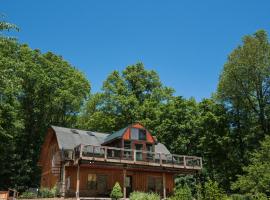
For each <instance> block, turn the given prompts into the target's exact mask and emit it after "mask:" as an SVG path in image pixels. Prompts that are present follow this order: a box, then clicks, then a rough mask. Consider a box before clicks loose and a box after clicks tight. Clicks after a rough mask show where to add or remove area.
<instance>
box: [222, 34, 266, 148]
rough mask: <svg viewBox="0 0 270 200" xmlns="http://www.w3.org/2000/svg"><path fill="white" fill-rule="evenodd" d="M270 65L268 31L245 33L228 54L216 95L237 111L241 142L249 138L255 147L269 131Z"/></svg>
mask: <svg viewBox="0 0 270 200" xmlns="http://www.w3.org/2000/svg"><path fill="white" fill-rule="evenodd" d="M269 66H270V45H269V41H268V37H267V33H266V32H265V31H263V30H260V31H257V32H256V33H255V34H254V35H252V36H245V37H244V38H243V44H242V45H240V46H238V47H237V48H236V49H235V50H234V51H233V52H232V53H231V54H230V55H229V57H228V61H227V63H226V64H225V65H224V69H223V72H222V74H221V76H220V81H219V85H218V97H219V99H220V100H222V101H223V102H224V103H225V104H226V106H228V108H230V109H231V110H232V112H233V113H235V115H236V119H237V121H236V122H235V124H234V125H235V127H234V128H235V129H238V132H239V134H241V138H243V139H242V141H240V142H242V143H244V141H245V140H248V142H249V145H250V144H251V142H252V144H251V145H253V146H254V147H257V146H258V144H259V141H260V140H261V139H262V138H263V137H264V135H265V134H269V128H270V127H269V117H270V113H269V111H270V109H269V103H270V87H269V86H270V81H269V77H270V68H269ZM246 127H247V128H248V130H247V128H246ZM246 133H247V134H248V135H246ZM255 133H256V134H255Z"/></svg>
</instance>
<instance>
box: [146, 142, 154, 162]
mask: <svg viewBox="0 0 270 200" xmlns="http://www.w3.org/2000/svg"><path fill="white" fill-rule="evenodd" d="M146 150H147V159H148V160H153V158H154V154H153V153H150V152H154V146H153V145H152V144H146Z"/></svg>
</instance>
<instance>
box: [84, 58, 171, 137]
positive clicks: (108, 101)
mask: <svg viewBox="0 0 270 200" xmlns="http://www.w3.org/2000/svg"><path fill="white" fill-rule="evenodd" d="M172 93H173V90H172V89H171V88H167V87H165V86H163V85H162V83H161V82H160V80H159V77H158V74H157V73H156V72H154V71H152V70H146V69H145V68H144V66H143V64H142V63H137V64H135V65H131V66H128V67H126V69H125V70H123V71H122V72H121V73H120V72H119V71H113V72H112V73H111V74H110V75H109V76H108V78H107V79H106V80H105V81H104V83H103V87H102V92H101V93H98V94H95V95H92V96H91V97H90V99H89V101H88V102H87V104H86V106H85V110H84V112H83V114H82V116H81V119H80V121H81V122H82V123H80V124H79V126H80V127H82V128H86V129H90V130H96V131H104V132H111V131H114V130H119V129H121V128H123V127H125V126H127V125H128V124H131V123H133V122H141V123H142V124H144V125H145V126H146V127H147V128H149V129H153V127H155V123H156V120H157V116H158V112H159V107H160V105H162V104H163V103H165V102H166V101H167V100H168V99H169V98H170V97H171V96H172ZM103 122H104V123H103Z"/></svg>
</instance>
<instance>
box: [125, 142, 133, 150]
mask: <svg viewBox="0 0 270 200" xmlns="http://www.w3.org/2000/svg"><path fill="white" fill-rule="evenodd" d="M124 148H125V149H131V142H127V141H125V142H124Z"/></svg>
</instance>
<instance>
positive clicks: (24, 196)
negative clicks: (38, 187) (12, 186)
mask: <svg viewBox="0 0 270 200" xmlns="http://www.w3.org/2000/svg"><path fill="white" fill-rule="evenodd" d="M19 198H20V199H34V198H37V195H36V194H35V193H33V192H27V191H26V192H23V193H22V194H21V195H20V196H19Z"/></svg>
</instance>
